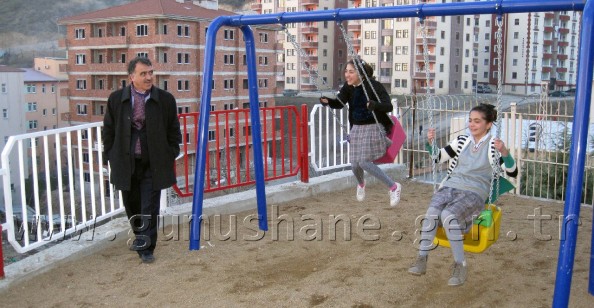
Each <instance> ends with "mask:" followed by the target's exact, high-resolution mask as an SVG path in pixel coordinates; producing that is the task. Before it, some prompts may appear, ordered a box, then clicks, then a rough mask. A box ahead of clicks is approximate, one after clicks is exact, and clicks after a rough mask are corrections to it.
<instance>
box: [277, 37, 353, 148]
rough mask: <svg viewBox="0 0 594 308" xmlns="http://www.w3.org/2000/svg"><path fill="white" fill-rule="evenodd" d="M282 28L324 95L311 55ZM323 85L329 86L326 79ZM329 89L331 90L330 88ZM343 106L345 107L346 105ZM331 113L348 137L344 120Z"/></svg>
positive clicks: (319, 90) (317, 87)
mask: <svg viewBox="0 0 594 308" xmlns="http://www.w3.org/2000/svg"><path fill="white" fill-rule="evenodd" d="M282 28H283V31H284V32H285V35H286V37H287V40H288V41H289V43H291V45H293V48H295V50H296V51H297V53H298V54H299V56H301V58H302V59H303V69H306V70H307V74H308V75H309V80H310V81H312V80H313V81H314V83H313V84H314V86H315V87H316V89H317V90H318V92H320V95H321V93H322V91H323V90H322V89H321V87H320V86H319V82H318V80H320V78H319V74H318V72H317V71H316V70H315V69H314V68H312V66H311V65H310V64H309V55H308V54H307V53H306V52H305V50H303V48H301V46H300V45H299V43H297V41H296V40H295V37H294V36H293V35H292V34H291V32H289V29H287V27H285V26H284V25H282ZM305 63H307V66H306V64H305ZM322 85H324V86H327V85H326V82H325V81H324V79H322ZM328 89H330V88H328ZM339 101H340V100H339ZM340 102H341V103H342V101H340ZM342 105H343V106H344V103H343V104H342ZM330 112H331V113H332V115H333V116H334V118H335V119H336V121H337V122H338V125H340V128H341V129H342V131H343V133H344V134H345V135H347V136H348V134H349V131H348V129H347V128H346V126H345V125H344V124H343V123H342V120H341V119H340V118H339V117H338V115H336V113H335V112H334V109H331V108H330ZM347 138H348V137H347Z"/></svg>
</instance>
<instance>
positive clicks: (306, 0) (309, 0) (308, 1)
mask: <svg viewBox="0 0 594 308" xmlns="http://www.w3.org/2000/svg"><path fill="white" fill-rule="evenodd" d="M318 4H320V0H301V5H304V6H305V5H318Z"/></svg>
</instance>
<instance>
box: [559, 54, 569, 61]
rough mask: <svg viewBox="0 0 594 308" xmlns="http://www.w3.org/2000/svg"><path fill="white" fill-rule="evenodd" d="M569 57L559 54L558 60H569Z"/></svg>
mask: <svg viewBox="0 0 594 308" xmlns="http://www.w3.org/2000/svg"><path fill="white" fill-rule="evenodd" d="M567 58H568V57H567V55H565V54H557V60H567Z"/></svg>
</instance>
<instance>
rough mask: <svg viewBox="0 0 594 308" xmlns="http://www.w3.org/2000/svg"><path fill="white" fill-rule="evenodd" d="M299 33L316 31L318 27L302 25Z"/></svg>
mask: <svg viewBox="0 0 594 308" xmlns="http://www.w3.org/2000/svg"><path fill="white" fill-rule="evenodd" d="M301 33H303V34H310V33H318V28H316V27H303V28H301Z"/></svg>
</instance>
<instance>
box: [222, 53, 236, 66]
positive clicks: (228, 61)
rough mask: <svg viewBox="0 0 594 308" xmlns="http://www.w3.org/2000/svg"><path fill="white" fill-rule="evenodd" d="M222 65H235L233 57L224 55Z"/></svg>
mask: <svg viewBox="0 0 594 308" xmlns="http://www.w3.org/2000/svg"><path fill="white" fill-rule="evenodd" d="M223 63H225V65H235V55H224V56H223Z"/></svg>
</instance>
